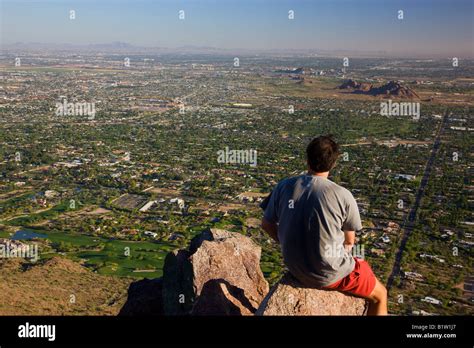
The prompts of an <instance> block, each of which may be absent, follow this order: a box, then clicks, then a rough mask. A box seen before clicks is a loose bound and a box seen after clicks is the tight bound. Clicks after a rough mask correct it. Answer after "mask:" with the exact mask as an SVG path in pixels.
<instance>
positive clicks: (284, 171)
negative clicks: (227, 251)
mask: <svg viewBox="0 0 474 348" xmlns="http://www.w3.org/2000/svg"><path fill="white" fill-rule="evenodd" d="M286 12H288V11H286ZM179 14H180V13H179V12H178V11H177V12H176V16H177V17H178V16H179ZM290 14H291V13H290ZM67 15H68V14H67ZM285 15H287V14H286V13H285ZM297 15H298V12H296V17H295V18H296V19H297V18H298V17H297ZM396 15H397V14H396V13H395V14H394V16H396ZM78 16H79V13H78ZM188 17H189V14H188ZM0 70H1V76H2V77H1V84H0V255H2V256H3V257H1V258H0V275H1V279H2V281H1V283H0V289H1V292H2V294H10V295H11V298H12V299H11V300H9V301H5V300H0V315H30V314H36V315H78V314H85V315H116V314H117V312H118V309H120V306H119V304H120V303H121V304H123V301H124V300H125V298H126V293H127V289H128V286H129V285H130V283H132V282H133V281H136V280H140V279H143V278H149V279H154V278H158V277H161V276H162V275H163V267H164V262H165V258H166V255H167V254H168V253H169V252H171V251H173V250H175V249H180V248H185V247H186V246H187V245H189V244H190V243H191V240H192V239H193V238H194V237H195V236H197V235H198V234H200V233H201V232H202V231H204V230H206V229H210V228H219V229H224V230H227V231H231V232H236V233H239V234H243V235H245V236H248V237H250V238H251V240H252V241H253V242H255V243H256V244H258V245H259V246H260V247H261V249H262V255H261V260H260V267H261V269H262V272H263V275H264V277H265V279H266V280H267V281H268V283H269V285H270V286H272V285H273V284H275V283H276V282H277V281H278V280H279V279H280V277H281V276H282V274H283V272H284V271H285V265H284V263H283V260H282V257H281V252H280V247H279V245H278V244H277V243H275V242H274V241H273V240H272V239H271V238H270V237H269V236H268V235H267V234H266V233H265V232H264V231H263V230H262V228H261V219H262V209H261V208H260V203H261V202H262V201H263V200H264V199H265V198H266V197H267V196H268V195H269V194H270V192H271V191H272V189H273V188H274V187H275V185H276V184H277V183H278V182H279V181H280V180H282V179H284V178H287V177H290V176H294V175H298V174H300V173H303V172H305V171H306V170H307V167H306V162H305V153H304V149H305V146H306V145H307V144H308V142H309V141H310V140H311V139H312V138H314V137H315V136H318V135H321V134H331V135H333V136H334V137H335V139H337V141H338V143H339V144H340V145H341V149H342V150H341V151H342V153H341V156H340V158H339V160H338V163H337V166H336V168H335V169H334V171H332V172H331V174H330V179H331V180H332V181H334V182H336V183H338V184H340V185H342V186H344V187H346V188H347V189H349V190H350V191H351V193H352V194H353V195H354V197H355V199H356V201H357V205H358V207H359V211H360V213H361V218H362V222H363V230H362V231H358V232H357V243H356V250H357V253H358V255H359V256H360V257H362V258H364V259H366V260H368V261H369V263H370V264H371V266H372V269H373V270H374V273H375V274H376V275H377V277H378V278H379V279H380V280H381V281H382V282H383V283H384V284H386V286H387V288H388V289H389V304H388V305H389V313H390V314H393V315H404V316H405V315H408V316H411V315H472V314H473V313H474V273H473V272H472V269H473V268H472V267H473V260H474V253H473V244H474V238H473V235H474V216H473V209H472V206H473V200H474V185H473V176H472V174H473V169H472V150H473V145H474V142H473V136H472V132H473V130H474V58H473V57H472V56H471V57H466V58H460V57H455V56H445V57H444V56H443V57H435V58H430V57H417V56H415V57H410V56H405V57H402V56H400V55H396V56H395V55H394V56H391V55H390V54H380V55H379V54H373V55H370V54H365V53H364V54H360V55H355V54H353V55H351V54H350V52H349V53H346V52H338V51H335V50H334V51H331V50H330V49H328V50H326V51H324V50H319V51H318V50H313V49H307V50H302V49H301V50H294V51H292V50H281V51H278V50H276V49H271V50H267V51H261V52H258V51H257V50H255V49H254V48H249V49H247V50H241V51H239V50H232V49H217V48H210V47H200V46H189V47H184V46H183V47H180V48H173V49H171V48H169V49H168V48H160V47H155V48H152V47H144V46H141V45H139V44H129V43H126V42H122V41H115V42H111V43H109V44H93V45H86V44H82V43H81V44H77V45H52V44H39V43H30V44H27V43H18V42H11V43H7V44H5V45H4V46H3V48H2V54H1V56H0ZM12 246H14V249H15V252H16V253H18V255H19V254H20V253H21V252H22V253H24V255H23V256H24V257H8V253H9V252H10V253H11V252H12V250H11V248H12ZM10 256H11V255H10ZM52 260H53V261H54V262H53V263H54V264H53V263H52V262H51V261H52ZM63 261H64V262H65V263H64V264H61V262H63ZM48 262H49V263H48ZM54 265H56V266H54ZM53 266H54V267H60V268H61V267H62V273H58V274H61V276H60V277H59V276H58V278H57V279H56V278H54V280H53V281H51V279H48V282H49V283H50V284H53V285H51V288H50V289H49V290H48V291H49V293H48V296H44V297H42V298H41V299H38V298H36V296H37V295H35V294H37V293H36V292H35V291H39V290H38V289H42V288H43V287H44V286H46V283H43V282H44V279H45V278H44V277H45V274H46V273H47V272H49V271H48V269H49V268H46V270H45V269H41V267H43V268H44V267H53ZM35 269H36V271H34V270H35ZM35 272H36V273H35ZM45 272H46V273H45ZM82 272H85V273H84V275H83V276H79V275H78V274H83V273H82ZM28 282H35V284H36V287H31V286H30V287H25V286H24V285H25V284H27V283H28ZM75 282H76V283H77V284H79V283H80V284H81V290H78V288H77V287H75V286H74V284H75ZM91 289H93V292H91V291H92V290H91ZM90 293H92V294H93V295H90ZM71 294H74V296H75V297H77V301H78V303H77V305H71V302H70V296H71ZM88 294H89V295H88ZM88 297H89V298H88ZM86 298H88V301H87V303H85V302H81V301H85V299H86ZM121 301H122V302H121ZM103 303H110V304H111V305H110V306H108V305H103Z"/></svg>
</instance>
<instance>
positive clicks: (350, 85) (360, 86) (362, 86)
mask: <svg viewBox="0 0 474 348" xmlns="http://www.w3.org/2000/svg"><path fill="white" fill-rule="evenodd" d="M371 88H372V84H371V83H366V82H362V83H360V82H357V81H354V80H347V81H345V82H344V83H343V84H342V85H340V86H339V89H354V90H358V91H364V92H368V91H370V89H371Z"/></svg>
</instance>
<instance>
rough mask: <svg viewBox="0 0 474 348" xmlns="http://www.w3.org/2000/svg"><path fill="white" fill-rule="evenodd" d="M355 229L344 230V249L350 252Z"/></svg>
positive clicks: (353, 242) (353, 241)
mask: <svg viewBox="0 0 474 348" xmlns="http://www.w3.org/2000/svg"><path fill="white" fill-rule="evenodd" d="M355 237H356V234H355V231H344V249H346V251H348V252H350V251H351V250H352V247H353V246H354V244H355Z"/></svg>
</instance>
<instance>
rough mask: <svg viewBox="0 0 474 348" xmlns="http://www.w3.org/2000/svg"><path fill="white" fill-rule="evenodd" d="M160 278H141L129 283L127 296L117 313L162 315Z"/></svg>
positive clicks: (161, 282)
mask: <svg viewBox="0 0 474 348" xmlns="http://www.w3.org/2000/svg"><path fill="white" fill-rule="evenodd" d="M162 287H163V280H162V278H156V279H146V278H145V279H142V280H139V281H136V282H133V283H131V284H130V287H129V288H128V298H127V302H126V303H125V305H124V306H123V307H122V309H121V310H120V312H119V314H118V315H121V316H139V315H147V316H149V315H163V297H162Z"/></svg>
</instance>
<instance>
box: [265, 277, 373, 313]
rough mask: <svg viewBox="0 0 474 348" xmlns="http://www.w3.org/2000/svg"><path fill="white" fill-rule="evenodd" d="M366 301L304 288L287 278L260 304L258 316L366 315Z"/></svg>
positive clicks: (294, 280) (331, 292) (275, 286)
mask: <svg viewBox="0 0 474 348" xmlns="http://www.w3.org/2000/svg"><path fill="white" fill-rule="evenodd" d="M366 313H367V303H366V301H365V300H364V299H361V298H357V297H354V296H349V295H345V294H343V293H341V292H338V291H332V290H321V289H315V288H307V287H303V286H302V285H301V284H300V283H299V282H298V281H297V280H296V279H295V278H294V277H292V276H291V275H290V274H286V275H285V276H283V278H282V279H281V280H280V281H279V282H278V283H277V284H275V285H274V286H273V287H272V289H271V290H270V292H269V293H268V294H267V296H265V298H264V300H263V301H262V303H261V304H260V307H259V308H258V310H257V312H256V315H291V316H295V315H359V316H360V315H366Z"/></svg>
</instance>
